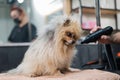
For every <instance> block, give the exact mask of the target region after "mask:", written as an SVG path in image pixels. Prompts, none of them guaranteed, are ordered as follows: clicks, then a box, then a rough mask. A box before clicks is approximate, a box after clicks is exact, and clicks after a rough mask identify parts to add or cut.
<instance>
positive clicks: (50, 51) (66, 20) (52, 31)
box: [7, 16, 80, 76]
mask: <svg viewBox="0 0 120 80" xmlns="http://www.w3.org/2000/svg"><path fill="white" fill-rule="evenodd" d="M66 31H70V32H72V33H74V35H75V36H74V35H73V36H74V38H75V39H74V40H75V41H76V40H78V39H79V37H80V27H79V24H78V23H77V21H75V20H74V19H73V18H71V17H66V16H62V17H57V18H56V19H53V21H51V22H50V23H49V24H48V26H45V27H44V29H43V30H42V31H41V33H39V36H38V38H37V39H36V40H35V41H34V42H33V43H32V44H31V46H30V47H29V49H28V50H27V52H26V53H25V56H24V59H23V61H22V62H21V64H20V65H18V67H17V68H15V69H12V70H9V71H8V72H7V73H8V74H21V75H27V76H41V75H59V74H62V73H64V72H65V71H68V68H69V66H70V63H71V60H72V58H73V56H74V46H75V44H73V43H70V41H68V42H67V40H66V39H68V38H67V37H66V35H65V33H66ZM64 39H65V40H64ZM64 41H66V42H64Z"/></svg>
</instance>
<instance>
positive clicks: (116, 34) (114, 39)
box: [110, 32, 120, 43]
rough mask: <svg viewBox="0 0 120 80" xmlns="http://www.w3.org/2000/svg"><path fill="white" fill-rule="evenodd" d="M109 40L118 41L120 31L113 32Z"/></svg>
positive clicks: (119, 39) (119, 40)
mask: <svg viewBox="0 0 120 80" xmlns="http://www.w3.org/2000/svg"><path fill="white" fill-rule="evenodd" d="M110 40H111V43H120V32H117V33H115V34H113V35H112V36H111V38H110Z"/></svg>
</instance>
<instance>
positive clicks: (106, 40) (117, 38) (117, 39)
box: [90, 27, 120, 44]
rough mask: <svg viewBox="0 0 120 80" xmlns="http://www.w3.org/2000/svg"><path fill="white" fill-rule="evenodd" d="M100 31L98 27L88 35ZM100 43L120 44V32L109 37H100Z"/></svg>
mask: <svg viewBox="0 0 120 80" xmlns="http://www.w3.org/2000/svg"><path fill="white" fill-rule="evenodd" d="M99 29H101V28H100V27H94V28H93V29H92V30H91V31H90V33H93V32H95V31H97V30H99ZM98 41H99V42H100V43H106V44H109V43H120V32H117V33H114V34H112V35H110V36H108V35H102V36H101V38H100V39H99V40H98Z"/></svg>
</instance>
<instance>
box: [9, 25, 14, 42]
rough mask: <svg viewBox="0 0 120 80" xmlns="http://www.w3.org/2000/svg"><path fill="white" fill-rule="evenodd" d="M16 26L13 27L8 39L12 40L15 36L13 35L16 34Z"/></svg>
mask: <svg viewBox="0 0 120 80" xmlns="http://www.w3.org/2000/svg"><path fill="white" fill-rule="evenodd" d="M15 28H16V26H15V27H14V28H13V29H12V31H11V33H10V35H9V36H8V41H10V42H11V41H12V37H13V35H14V32H15Z"/></svg>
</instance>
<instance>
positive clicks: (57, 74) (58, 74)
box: [54, 70, 64, 76]
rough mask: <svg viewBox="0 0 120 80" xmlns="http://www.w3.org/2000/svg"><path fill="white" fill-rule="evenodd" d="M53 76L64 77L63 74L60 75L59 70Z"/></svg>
mask: <svg viewBox="0 0 120 80" xmlns="http://www.w3.org/2000/svg"><path fill="white" fill-rule="evenodd" d="M54 76H64V74H63V73H61V71H60V70H58V71H56V72H55V73H54Z"/></svg>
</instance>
